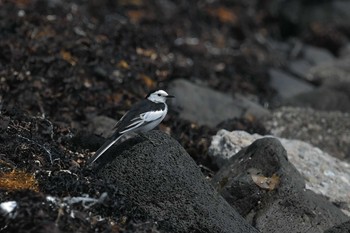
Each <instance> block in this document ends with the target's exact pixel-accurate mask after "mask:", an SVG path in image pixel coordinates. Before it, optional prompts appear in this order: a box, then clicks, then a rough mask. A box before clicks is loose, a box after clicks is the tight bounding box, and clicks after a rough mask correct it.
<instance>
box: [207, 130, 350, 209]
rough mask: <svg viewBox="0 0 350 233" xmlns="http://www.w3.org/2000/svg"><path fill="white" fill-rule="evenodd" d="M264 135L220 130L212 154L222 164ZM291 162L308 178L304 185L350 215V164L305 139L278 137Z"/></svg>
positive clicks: (213, 144)
mask: <svg viewBox="0 0 350 233" xmlns="http://www.w3.org/2000/svg"><path fill="white" fill-rule="evenodd" d="M263 137H264V136H261V135H258V134H253V135H251V134H249V133H247V132H244V131H232V132H228V131H226V130H220V131H219V132H218V133H217V135H215V136H214V138H213V141H212V144H211V146H210V150H209V156H210V157H211V158H212V159H213V161H215V162H216V163H217V164H218V165H219V166H220V167H223V166H224V165H225V164H227V163H228V162H229V160H230V158H231V157H232V156H235V154H236V153H237V152H239V151H240V150H242V149H243V148H245V147H247V146H249V145H250V144H251V143H253V142H254V141H255V140H257V139H261V138H263ZM278 140H280V142H281V143H282V145H283V147H284V148H285V149H286V151H287V156H288V161H290V162H291V163H292V164H293V165H294V166H295V167H296V169H297V170H298V172H300V173H301V175H302V176H303V178H304V180H305V188H306V189H309V190H311V191H313V192H315V193H318V194H322V195H324V196H326V197H327V198H328V199H329V200H330V201H331V202H333V203H337V204H338V205H340V208H341V209H342V210H343V211H344V212H345V213H347V215H350V195H349V193H350V172H349V169H350V164H349V163H346V162H344V161H341V160H339V159H337V158H334V157H333V156H331V155H329V154H327V153H325V152H323V151H321V150H320V149H319V148H317V147H314V146H312V145H310V144H308V143H306V142H302V141H299V140H291V139H284V138H278Z"/></svg>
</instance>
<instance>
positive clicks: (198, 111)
mask: <svg viewBox="0 0 350 233" xmlns="http://www.w3.org/2000/svg"><path fill="white" fill-rule="evenodd" d="M169 87H170V88H169V90H168V92H169V93H171V94H172V95H175V96H176V100H175V101H176V105H177V106H178V107H179V108H180V109H181V111H180V117H181V118H183V119H186V120H190V121H192V122H197V123H198V124H200V125H208V126H212V127H214V126H216V125H217V124H218V123H220V122H222V121H224V120H227V119H232V118H235V117H244V116H245V115H251V116H254V117H255V118H257V119H259V118H262V117H266V116H267V115H268V114H269V111H268V110H266V109H265V108H263V107H262V106H260V105H258V104H256V103H254V102H252V101H250V100H248V99H247V98H245V97H243V96H239V95H236V96H235V97H234V98H233V97H231V96H230V95H226V94H224V93H221V92H218V91H215V90H212V89H210V88H207V87H203V86H200V85H196V84H194V83H191V82H188V81H186V80H184V79H177V80H175V81H173V82H172V83H171V84H170V85H169ZM218 103H220V104H218Z"/></svg>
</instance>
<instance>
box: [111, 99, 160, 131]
mask: <svg viewBox="0 0 350 233" xmlns="http://www.w3.org/2000/svg"><path fill="white" fill-rule="evenodd" d="M165 108H166V106H165V104H164V103H154V102H152V101H150V100H147V99H144V100H142V101H140V102H138V103H136V104H135V105H134V106H133V107H132V108H131V109H130V110H129V111H128V112H127V113H125V115H124V116H123V117H122V118H121V119H120V120H119V121H118V123H117V124H116V125H115V127H114V130H115V134H116V133H120V132H123V131H125V130H127V129H129V128H132V127H134V126H135V125H137V123H138V122H139V121H140V116H141V115H142V114H144V113H147V112H149V111H161V110H164V109H165Z"/></svg>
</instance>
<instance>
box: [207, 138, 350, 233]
mask: <svg viewBox="0 0 350 233" xmlns="http://www.w3.org/2000/svg"><path fill="white" fill-rule="evenodd" d="M212 183H213V185H215V187H216V188H217V190H218V191H219V192H220V193H221V195H222V196H223V197H224V198H225V199H226V200H227V201H228V202H229V203H230V204H231V205H232V206H233V207H235V209H237V210H238V212H239V213H240V214H241V215H243V216H244V217H245V218H246V219H248V220H249V221H251V223H252V224H253V225H254V226H255V227H256V228H257V229H258V230H260V231H261V232H269V233H274V232H276V233H277V232H278V233H284V232H285V233H290V232H319V233H323V231H324V230H326V229H328V228H330V227H332V226H333V225H337V224H340V223H342V222H345V221H347V220H348V217H347V216H346V215H345V214H343V213H342V212H341V211H340V210H339V209H338V208H337V207H335V206H334V205H332V204H331V203H330V202H328V201H327V200H326V199H325V198H324V197H323V196H321V195H317V194H315V193H313V192H311V191H309V190H305V183H304V180H303V177H302V176H301V175H300V174H299V172H298V171H297V170H296V168H295V167H294V166H293V165H292V164H291V163H289V162H288V159H287V154H286V150H285V149H284V148H283V146H282V145H281V143H280V142H279V141H278V140H277V139H275V138H263V139H258V140H256V141H255V142H254V143H253V144H251V145H250V146H249V147H247V148H245V149H243V150H241V151H240V152H239V153H238V154H236V155H235V156H233V157H232V158H231V159H230V161H229V164H227V165H226V166H224V167H223V168H221V169H220V170H219V172H218V173H217V174H216V175H215V176H214V177H213V180H212Z"/></svg>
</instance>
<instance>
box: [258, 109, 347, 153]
mask: <svg viewBox="0 0 350 233" xmlns="http://www.w3.org/2000/svg"><path fill="white" fill-rule="evenodd" d="M349 119H350V114H349V113H341V112H337V111H334V112H326V111H317V110H313V109H309V108H308V109H303V108H293V107H282V108H278V109H275V110H273V111H272V114H271V116H270V117H268V118H265V119H264V120H263V124H264V125H265V126H266V128H267V129H268V130H270V131H271V133H272V134H273V135H274V136H278V137H283V138H291V139H298V140H301V141H305V142H308V143H310V144H312V145H314V146H317V147H319V148H321V149H322V150H324V151H326V152H328V153H329V154H330V155H332V156H334V157H337V158H342V159H346V158H348V157H349V152H350V144H349V142H350V134H349V129H350V121H349Z"/></svg>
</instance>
